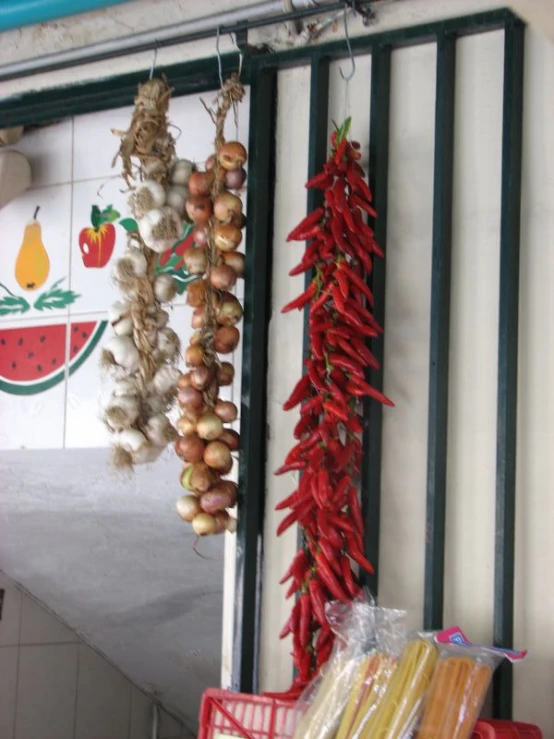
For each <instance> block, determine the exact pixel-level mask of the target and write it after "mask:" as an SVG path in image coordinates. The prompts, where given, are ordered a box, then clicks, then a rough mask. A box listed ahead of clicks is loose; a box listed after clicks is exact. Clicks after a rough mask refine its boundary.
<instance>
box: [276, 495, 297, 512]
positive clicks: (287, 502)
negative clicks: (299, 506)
mask: <svg viewBox="0 0 554 739" xmlns="http://www.w3.org/2000/svg"><path fill="white" fill-rule="evenodd" d="M297 500H298V490H295V491H294V493H291V494H290V495H289V496H288V497H287V498H285V499H284V500H282V501H281V502H280V503H277V505H276V506H275V509H274V510H276V511H284V510H285V508H290V507H291V506H292V505H294V503H296V501H297Z"/></svg>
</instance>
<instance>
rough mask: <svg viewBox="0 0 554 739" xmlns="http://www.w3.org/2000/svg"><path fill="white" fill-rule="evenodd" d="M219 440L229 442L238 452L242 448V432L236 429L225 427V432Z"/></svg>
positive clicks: (230, 446) (234, 450) (230, 447)
mask: <svg viewBox="0 0 554 739" xmlns="http://www.w3.org/2000/svg"><path fill="white" fill-rule="evenodd" d="M218 441H222V442H223V443H225V444H227V446H228V447H229V449H230V450H231V451H232V452H238V450H239V449H240V434H239V433H238V431H235V430H234V429H223V433H222V434H221V436H220V437H219V439H218Z"/></svg>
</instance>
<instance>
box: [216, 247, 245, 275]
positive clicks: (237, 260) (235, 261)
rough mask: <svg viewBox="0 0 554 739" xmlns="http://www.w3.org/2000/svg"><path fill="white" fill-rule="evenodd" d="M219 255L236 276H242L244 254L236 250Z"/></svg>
mask: <svg viewBox="0 0 554 739" xmlns="http://www.w3.org/2000/svg"><path fill="white" fill-rule="evenodd" d="M221 256H222V258H223V261H224V262H225V264H228V265H229V267H232V268H233V269H234V270H235V273H236V275H237V277H244V254H241V253H240V252H238V251H227V252H224V253H223V254H222V255H221Z"/></svg>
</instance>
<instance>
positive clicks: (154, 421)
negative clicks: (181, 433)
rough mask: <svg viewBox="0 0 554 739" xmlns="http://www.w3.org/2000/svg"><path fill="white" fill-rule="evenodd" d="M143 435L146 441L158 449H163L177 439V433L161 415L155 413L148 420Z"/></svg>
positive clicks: (165, 417)
mask: <svg viewBox="0 0 554 739" xmlns="http://www.w3.org/2000/svg"><path fill="white" fill-rule="evenodd" d="M144 433H145V434H146V437H147V438H148V440H149V441H150V442H151V443H152V444H154V446H158V447H165V446H167V445H168V444H169V442H171V441H175V439H176V438H177V432H176V431H175V429H174V428H173V426H172V425H171V424H170V423H169V420H168V418H167V416H165V415H164V414H163V413H156V415H154V416H151V417H150V418H149V419H148V421H147V422H146V425H145V427H144Z"/></svg>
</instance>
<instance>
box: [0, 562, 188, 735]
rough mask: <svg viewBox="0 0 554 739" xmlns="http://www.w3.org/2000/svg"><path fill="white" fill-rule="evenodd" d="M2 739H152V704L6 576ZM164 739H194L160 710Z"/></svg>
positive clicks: (0, 660) (2, 586)
mask: <svg viewBox="0 0 554 739" xmlns="http://www.w3.org/2000/svg"><path fill="white" fill-rule="evenodd" d="M0 590H3V591H4V605H3V609H2V613H1V618H0V737H1V739H150V737H151V736H152V733H151V731H152V729H151V726H152V711H153V704H152V701H151V699H150V698H149V697H148V696H147V695H146V694H145V693H143V692H142V691H141V690H139V689H138V688H137V687H135V686H134V685H133V683H131V682H130V681H129V680H128V679H127V678H126V677H125V676H124V675H122V674H121V673H120V672H119V671H118V670H116V669H115V668H114V667H112V665H110V664H109V663H108V662H107V661H106V660H105V659H104V658H103V657H102V656H100V655H99V654H98V653H97V652H95V651H94V650H93V649H91V648H90V647H89V646H88V645H87V644H85V643H84V642H83V641H82V640H81V639H79V637H78V636H77V634H76V633H75V632H74V631H72V630H71V629H69V628H68V627H67V626H65V625H64V624H63V623H62V622H61V621H59V620H58V619H57V618H55V616H53V615H52V614H51V613H50V612H49V611H47V610H45V609H44V608H42V607H41V606H40V605H38V604H37V603H36V602H35V601H33V600H31V598H29V597H28V596H27V595H26V594H25V593H23V592H21V591H20V590H19V589H18V588H17V587H16V586H15V585H14V584H13V583H12V582H10V581H9V580H8V579H7V578H6V577H5V576H4V574H3V573H2V572H0ZM159 736H160V739H191V738H190V737H189V736H188V735H187V734H186V733H184V729H183V727H182V726H181V725H180V724H179V723H178V722H177V721H176V720H175V719H173V718H172V717H171V716H169V714H167V713H165V712H164V711H161V720H160V731H159Z"/></svg>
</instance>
